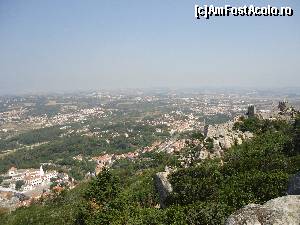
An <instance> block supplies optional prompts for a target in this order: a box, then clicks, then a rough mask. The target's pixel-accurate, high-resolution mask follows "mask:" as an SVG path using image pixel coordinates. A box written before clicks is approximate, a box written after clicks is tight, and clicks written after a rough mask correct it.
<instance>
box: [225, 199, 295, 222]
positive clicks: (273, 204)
mask: <svg viewBox="0 0 300 225" xmlns="http://www.w3.org/2000/svg"><path fill="white" fill-rule="evenodd" d="M299 224H300V196H299V195H288V196H284V197H280V198H276V199H272V200H270V201H268V202H267V203H265V204H263V205H257V204H250V205H247V206H246V207H244V208H242V209H240V210H238V211H237V212H235V213H233V214H232V215H231V216H230V217H229V218H228V219H227V221H226V223H225V225H299Z"/></svg>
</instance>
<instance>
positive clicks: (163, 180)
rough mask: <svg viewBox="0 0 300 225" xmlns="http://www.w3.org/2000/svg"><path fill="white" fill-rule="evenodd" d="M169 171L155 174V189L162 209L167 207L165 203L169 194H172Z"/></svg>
mask: <svg viewBox="0 0 300 225" xmlns="http://www.w3.org/2000/svg"><path fill="white" fill-rule="evenodd" d="M169 173H170V172H169V171H167V172H159V173H157V174H155V178H154V182H155V187H156V189H157V191H158V194H159V202H160V207H161V208H164V207H165V201H166V199H167V197H168V196H169V194H170V193H171V192H172V185H171V183H170V182H169V180H168V175H169Z"/></svg>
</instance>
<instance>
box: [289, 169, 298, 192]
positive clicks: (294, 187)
mask: <svg viewBox="0 0 300 225" xmlns="http://www.w3.org/2000/svg"><path fill="white" fill-rule="evenodd" d="M287 194H288V195H300V172H298V173H296V174H295V175H294V176H293V177H292V178H291V179H290V182H289V187H288V191H287Z"/></svg>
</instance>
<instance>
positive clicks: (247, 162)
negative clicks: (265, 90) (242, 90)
mask: <svg viewBox="0 0 300 225" xmlns="http://www.w3.org/2000/svg"><path fill="white" fill-rule="evenodd" d="M235 128H236V129H243V130H244V131H247V130H251V131H252V132H254V133H255V137H254V138H253V139H252V140H249V141H246V142H244V143H243V144H241V145H238V146H234V147H232V148H231V149H230V150H228V151H227V152H226V154H225V157H224V158H223V159H222V160H221V159H215V160H204V161H202V162H201V163H200V164H198V165H194V166H192V167H189V168H179V169H178V170H177V171H176V172H174V173H173V174H172V175H171V176H170V177H169V178H170V182H171V184H172V186H173V192H172V194H171V195H170V196H169V197H168V199H167V207H166V208H165V209H158V207H157V205H158V203H159V199H158V196H157V191H156V190H155V188H154V184H153V175H154V174H155V173H156V172H158V171H160V170H161V169H162V168H163V167H164V166H165V165H170V164H172V165H176V164H177V162H176V159H174V158H173V157H171V156H168V155H164V154H157V155H155V157H153V161H151V163H148V164H147V166H145V165H146V164H143V162H136V163H134V162H127V164H126V166H124V165H123V166H121V165H120V166H119V167H116V168H113V169H111V170H110V171H108V170H104V171H103V172H102V173H100V174H99V175H98V176H97V177H96V178H95V179H93V180H91V181H90V182H88V183H82V184H81V185H79V186H78V187H76V188H75V189H73V190H70V191H65V192H62V193H60V194H56V195H55V196H54V197H53V198H51V199H47V200H40V201H39V202H37V203H35V204H33V205H32V206H30V207H27V208H20V209H17V210H16V211H14V212H12V213H10V214H5V213H3V214H2V216H1V217H0V224H141V225H142V224H153V225H155V224H200V225H202V224H211V225H214V224H223V223H224V221H225V219H226V218H227V217H228V216H229V215H230V214H231V213H232V212H233V211H235V210H237V209H239V208H241V207H243V206H245V205H247V204H249V203H264V202H266V201H268V200H270V199H272V198H276V197H278V196H283V195H285V192H286V190H287V185H288V181H289V178H290V176H291V175H293V174H295V173H296V172H298V171H299V170H300V118H299V117H298V118H297V119H296V120H295V122H294V123H293V124H289V123H287V122H284V121H273V122H272V121H267V120H266V121H265V120H257V119H255V120H253V121H250V120H247V119H246V120H244V121H243V122H242V123H241V124H237V125H236V126H235Z"/></svg>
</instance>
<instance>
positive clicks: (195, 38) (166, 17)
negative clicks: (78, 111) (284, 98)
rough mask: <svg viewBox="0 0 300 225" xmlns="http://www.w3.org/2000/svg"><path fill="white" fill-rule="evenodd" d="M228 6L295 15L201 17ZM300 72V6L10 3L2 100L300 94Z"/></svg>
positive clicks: (5, 16)
mask: <svg viewBox="0 0 300 225" xmlns="http://www.w3.org/2000/svg"><path fill="white" fill-rule="evenodd" d="M225 2H226V4H232V5H235V6H237V3H239V4H238V6H241V5H244V4H249V3H251V4H256V5H258V6H262V5H268V4H271V5H274V6H291V7H293V9H294V11H295V12H294V13H295V15H294V16H293V17H219V18H216V17H213V18H211V19H210V20H196V19H195V18H194V5H195V4H198V5H202V4H205V3H206V4H207V3H209V4H210V3H213V4H215V5H219V6H221V5H224V4H225ZM274 2H275V3H276V4H275V3H274ZM299 72H300V1H299V0H277V1H274V0H270V1H268V0H260V1H259V0H252V1H248V0H245V1H243V0H240V1H236V0H235V1H233V0H231V1H221V0H202V1H196V0H151V1H149V0H148V1H147V0H127V1H126V0H119V1H117V0H106V1H104V0H94V1H93V0H82V1H75V0H72V1H71V0H49V1H47V0H42V1H41V0H35V1H31V0H26V1H23V0H19V1H17V0H0V93H17V92H18V93H20V92H29V91H45V92H47V91H70V90H85V89H101V88H131V87H133V88H135V87H150V88H151V87H201V86H254V87H255V86H267V87H272V86H274V87H284V86H300V85H299V84H300V73H299Z"/></svg>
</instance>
